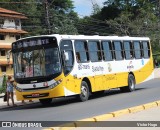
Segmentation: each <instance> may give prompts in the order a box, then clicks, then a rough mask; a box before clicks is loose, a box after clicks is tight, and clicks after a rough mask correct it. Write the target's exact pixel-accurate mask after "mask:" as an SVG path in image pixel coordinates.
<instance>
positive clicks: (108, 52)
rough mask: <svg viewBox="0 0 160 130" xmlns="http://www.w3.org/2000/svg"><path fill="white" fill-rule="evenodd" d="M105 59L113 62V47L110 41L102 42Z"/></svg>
mask: <svg viewBox="0 0 160 130" xmlns="http://www.w3.org/2000/svg"><path fill="white" fill-rule="evenodd" d="M102 50H103V59H104V60H106V61H111V60H113V55H112V46H111V42H109V41H102Z"/></svg>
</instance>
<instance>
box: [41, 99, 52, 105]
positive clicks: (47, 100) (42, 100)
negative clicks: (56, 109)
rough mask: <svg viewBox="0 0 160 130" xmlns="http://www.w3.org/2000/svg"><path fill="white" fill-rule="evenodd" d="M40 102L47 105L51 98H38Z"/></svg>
mask: <svg viewBox="0 0 160 130" xmlns="http://www.w3.org/2000/svg"><path fill="white" fill-rule="evenodd" d="M39 101H40V103H41V104H42V105H44V106H48V105H50V104H51V102H52V98H46V99H39Z"/></svg>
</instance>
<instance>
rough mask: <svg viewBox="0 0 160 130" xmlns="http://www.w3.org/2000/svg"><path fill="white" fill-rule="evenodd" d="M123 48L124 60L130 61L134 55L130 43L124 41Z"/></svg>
mask: <svg viewBox="0 0 160 130" xmlns="http://www.w3.org/2000/svg"><path fill="white" fill-rule="evenodd" d="M123 46H124V52H125V58H126V59H132V58H133V57H134V55H133V48H132V45H131V42H129V41H124V42H123Z"/></svg>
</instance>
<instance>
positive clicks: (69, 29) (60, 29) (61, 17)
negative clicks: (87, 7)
mask: <svg viewBox="0 0 160 130" xmlns="http://www.w3.org/2000/svg"><path fill="white" fill-rule="evenodd" d="M2 1H3V2H4V3H3V4H1V7H3V8H6V9H10V10H13V11H17V12H20V13H23V14H25V15H26V16H27V17H28V19H27V20H23V21H22V29H23V30H26V31H28V32H29V33H28V34H27V35H25V36H33V35H46V34H48V32H49V30H50V31H51V33H59V34H76V33H77V30H76V28H75V26H74V23H75V22H74V19H73V18H72V19H71V18H70V16H73V2H72V1H71V0H54V1H52V0H48V1H47V2H48V3H45V2H46V1H45V0H23V1H22V0H2ZM8 2H15V3H12V6H11V3H10V4H9V3H8ZM18 2H21V3H18ZM46 7H48V8H47V9H46ZM47 10H48V16H47ZM47 17H48V20H49V21H50V23H48V22H47ZM76 17H77V18H78V16H77V14H76V13H74V18H76Z"/></svg>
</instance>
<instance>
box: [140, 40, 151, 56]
mask: <svg viewBox="0 0 160 130" xmlns="http://www.w3.org/2000/svg"><path fill="white" fill-rule="evenodd" d="M142 46H143V56H144V58H149V57H150V47H149V43H148V42H147V41H143V42H142Z"/></svg>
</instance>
